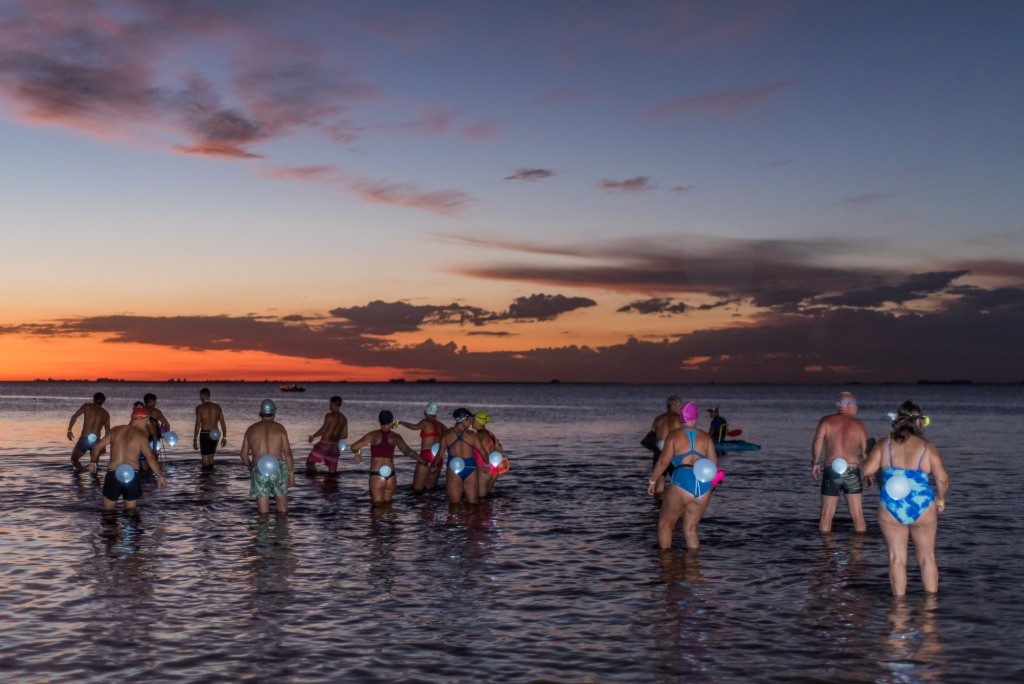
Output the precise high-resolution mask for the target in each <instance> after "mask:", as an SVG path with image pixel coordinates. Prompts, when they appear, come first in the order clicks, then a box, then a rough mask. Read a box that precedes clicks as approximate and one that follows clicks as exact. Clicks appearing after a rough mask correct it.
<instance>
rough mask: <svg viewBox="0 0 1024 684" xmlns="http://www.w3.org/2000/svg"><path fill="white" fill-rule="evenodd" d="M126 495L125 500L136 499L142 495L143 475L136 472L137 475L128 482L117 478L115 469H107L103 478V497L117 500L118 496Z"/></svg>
mask: <svg viewBox="0 0 1024 684" xmlns="http://www.w3.org/2000/svg"><path fill="white" fill-rule="evenodd" d="M121 496H123V497H124V500H125V501H135V500H136V499H139V498H141V497H142V477H140V476H139V474H138V473H135V477H134V478H133V479H132V481H131V482H129V483H128V484H124V483H123V482H121V481H120V480H118V479H117V476H116V475H115V474H114V471H113V470H108V471H107V476H106V477H105V478H103V498H104V499H110V500H111V501H117V498H118V497H121Z"/></svg>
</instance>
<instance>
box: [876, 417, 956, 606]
mask: <svg viewBox="0 0 1024 684" xmlns="http://www.w3.org/2000/svg"><path fill="white" fill-rule="evenodd" d="M926 424H927V423H926V419H925V416H923V415H922V414H921V407H920V406H918V405H917V404H914V403H913V402H909V401H905V402H903V403H902V404H900V407H899V409H898V410H897V411H896V418H895V420H893V423H892V432H891V433H889V439H884V440H878V442H877V443H876V444H875V446H874V448H873V449H872V450H871V453H869V454H868V458H867V460H866V461H865V462H864V475H865V476H868V475H873V474H874V473H875V472H876V471H878V470H879V469H881V471H882V478H881V482H880V487H881V499H880V501H879V505H878V526H879V527H881V528H882V534H883V535H885V541H886V544H888V546H889V583H890V584H891V585H892V593H893V595H894V596H903V595H904V594H906V593H907V545H908V541H909V539H913V540H914V554H915V555H916V556H917V563H918V565H919V566H920V567H921V582H922V583H923V584H924V590H925V591H927V592H932V593H934V592H936V591H938V590H939V568H938V565H936V563H935V533H936V532H937V530H938V526H939V518H938V514H939V513H942V512H943V511H944V510H945V508H946V491H947V490H948V489H949V476H948V475H947V474H946V469H945V468H944V467H943V465H942V457H941V456H940V455H939V450H938V449H936V448H935V445H933V444H932V443H931V442H929V441H927V440H926V439H924V437H923V434H924V426H925V425H926ZM929 475H931V476H932V477H933V478H935V485H936V487H937V488H938V496H936V495H935V493H934V492H933V491H932V488H931V486H930V485H929V482H928V476H929ZM896 478H906V479H907V481H908V485H909V486H908V487H907V488H908V489H909V490H910V491H909V493H908V494H907V495H906V496H904V497H901V498H894V497H893V496H892V495H891V494H890V493H889V489H888V488H887V487H886V485H887V484H888V483H889V481H890V480H894V479H896Z"/></svg>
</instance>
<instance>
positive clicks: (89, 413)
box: [68, 392, 110, 473]
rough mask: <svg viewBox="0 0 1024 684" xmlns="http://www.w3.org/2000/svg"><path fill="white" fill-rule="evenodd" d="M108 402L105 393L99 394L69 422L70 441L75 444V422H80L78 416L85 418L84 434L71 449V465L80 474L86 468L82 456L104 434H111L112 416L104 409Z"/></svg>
mask: <svg viewBox="0 0 1024 684" xmlns="http://www.w3.org/2000/svg"><path fill="white" fill-rule="evenodd" d="M106 400H107V397H106V396H105V395H104V394H103V392H97V393H96V394H94V395H92V403H91V404H82V405H81V406H80V407H78V410H77V411H75V412H74V413H73V414H72V415H71V420H70V421H68V440H69V441H72V442H75V433H74V429H75V421H76V420H78V416H84V417H83V418H82V433H81V434H80V435H79V437H78V441H77V442H75V446H74V447H73V448H72V449H71V465H72V466H74V468H75V471H76V472H79V473H80V472H82V471H83V470H85V467H83V466H82V456H85V455H86V454H87V453H89V451H90V450H91V449H92V445H93V444H95V443H96V441H98V440H99V439H100V438H101V437H102V436H103V435H104V434H106V433H108V432H110V414H109V413H107V409H105V408H103V402H105V401H106ZM90 435H92V440H90V439H89V436H90ZM101 453H102V452H101Z"/></svg>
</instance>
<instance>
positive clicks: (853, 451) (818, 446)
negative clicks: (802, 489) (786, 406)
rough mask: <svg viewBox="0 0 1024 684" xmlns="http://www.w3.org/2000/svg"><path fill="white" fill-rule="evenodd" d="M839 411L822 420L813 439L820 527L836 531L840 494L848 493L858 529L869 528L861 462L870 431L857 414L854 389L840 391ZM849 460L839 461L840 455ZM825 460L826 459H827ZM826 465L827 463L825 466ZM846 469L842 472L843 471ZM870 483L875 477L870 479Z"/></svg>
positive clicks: (847, 498) (837, 397)
mask: <svg viewBox="0 0 1024 684" xmlns="http://www.w3.org/2000/svg"><path fill="white" fill-rule="evenodd" d="M835 407H836V412H835V413H833V414H830V415H827V416H825V417H824V418H822V419H821V420H820V421H818V429H817V430H815V431H814V440H813V441H812V442H811V475H813V476H814V479H818V478H819V477H821V520H820V521H819V523H818V529H819V530H821V531H822V532H831V531H832V518H833V517H834V516H835V514H836V507H837V506H838V505H839V495H840V494H843V495H844V496H845V497H846V506H847V508H848V509H849V510H850V518H851V519H852V520H853V529H854V531H855V532H867V531H868V526H867V523H865V522H864V509H863V506H862V502H861V496H862V492H863V491H864V483H863V482H862V481H861V475H860V466H861V460H862V459H863V458H864V454H865V453H866V452H867V441H868V433H867V430H865V429H864V423H862V422H861V421H859V420H858V419H857V418H855V417H854V416H856V415H857V397H856V396H855V395H854V394H853V393H852V392H840V393H839V394H838V395H836V401H835ZM840 458H841V459H843V460H845V461H846V467H845V468H843V467H842V463H841V462H840V463H836V461H837V459H840ZM823 461H824V462H823ZM823 466H824V467H823ZM840 470H842V472H840ZM867 484H868V486H870V485H871V479H870V478H868V480H867Z"/></svg>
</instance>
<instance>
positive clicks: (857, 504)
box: [845, 494, 868, 532]
mask: <svg viewBox="0 0 1024 684" xmlns="http://www.w3.org/2000/svg"><path fill="white" fill-rule="evenodd" d="M845 496H846V507H847V508H849V509H850V519H851V520H853V531H854V532H867V531H868V524H867V523H866V522H865V521H864V505H863V498H864V497H863V495H862V494H846V495H845Z"/></svg>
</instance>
